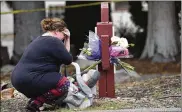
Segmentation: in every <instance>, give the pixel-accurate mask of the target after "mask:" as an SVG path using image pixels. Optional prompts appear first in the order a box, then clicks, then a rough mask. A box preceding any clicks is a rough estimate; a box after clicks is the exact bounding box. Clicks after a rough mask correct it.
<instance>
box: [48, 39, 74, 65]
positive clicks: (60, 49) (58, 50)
mask: <svg viewBox="0 0 182 112" xmlns="http://www.w3.org/2000/svg"><path fill="white" fill-rule="evenodd" d="M52 40H53V41H52V42H51V44H52V45H51V46H49V47H50V48H49V49H50V50H51V51H50V52H51V55H52V56H53V57H54V58H56V59H57V60H58V61H60V62H61V63H63V64H65V65H69V64H71V62H72V61H73V59H72V56H71V54H70V53H69V52H68V51H67V50H66V48H65V46H64V44H63V42H62V41H61V40H59V39H57V38H54V39H52Z"/></svg>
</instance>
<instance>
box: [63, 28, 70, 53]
mask: <svg viewBox="0 0 182 112" xmlns="http://www.w3.org/2000/svg"><path fill="white" fill-rule="evenodd" d="M63 33H64V45H65V47H66V49H67V50H68V52H70V31H69V30H68V29H65V30H64V31H63Z"/></svg>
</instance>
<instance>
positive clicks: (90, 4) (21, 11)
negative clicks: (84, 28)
mask: <svg viewBox="0 0 182 112" xmlns="http://www.w3.org/2000/svg"><path fill="white" fill-rule="evenodd" d="M122 1H124V0H122ZM104 2H108V3H109V1H104ZM110 2H121V1H119V0H114V1H110ZM101 3H102V2H94V3H88V4H78V5H70V6H62V7H54V8H38V9H31V10H14V11H9V12H1V13H0V14H1V15H3V14H18V13H25V12H38V11H45V10H58V9H68V8H69V9H70V8H79V7H88V6H95V5H100V4H101Z"/></svg>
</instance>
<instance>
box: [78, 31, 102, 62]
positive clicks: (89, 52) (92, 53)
mask: <svg viewBox="0 0 182 112" xmlns="http://www.w3.org/2000/svg"><path fill="white" fill-rule="evenodd" d="M88 40H89V42H88V43H84V47H83V48H82V49H81V50H82V51H81V53H80V55H79V56H78V58H79V59H87V60H95V61H98V60H100V59H101V51H100V49H101V46H100V44H101V42H100V40H99V37H98V36H97V35H96V34H95V33H94V32H92V31H89V36H88Z"/></svg>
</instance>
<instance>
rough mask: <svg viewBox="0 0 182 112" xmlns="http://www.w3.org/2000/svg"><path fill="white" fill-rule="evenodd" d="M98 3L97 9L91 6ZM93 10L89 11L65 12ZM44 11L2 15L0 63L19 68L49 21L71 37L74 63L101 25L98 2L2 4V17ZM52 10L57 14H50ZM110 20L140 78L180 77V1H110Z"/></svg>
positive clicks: (3, 2) (22, 2)
mask: <svg viewBox="0 0 182 112" xmlns="http://www.w3.org/2000/svg"><path fill="white" fill-rule="evenodd" d="M93 3H94V4H93ZM84 4H87V5H88V4H90V5H89V6H78V7H73V8H71V7H65V8H61V7H64V6H75V5H76V6H77V5H84ZM40 8H46V10H43V11H34V12H23V13H22V12H18V13H16V14H14V13H8V14H1V41H0V43H1V63H0V66H1V67H3V66H6V65H10V66H15V65H16V63H17V62H18V61H19V59H20V57H21V55H22V53H23V51H24V50H25V49H26V47H27V46H28V44H29V43H30V42H31V41H32V40H33V39H35V38H36V37H37V36H39V35H41V34H42V33H43V32H42V30H41V28H40V21H41V20H42V19H43V18H45V17H59V18H62V19H63V20H64V21H65V22H66V23H67V25H68V29H69V30H70V32H71V53H72V55H73V57H74V61H77V62H79V64H80V65H81V66H88V65H89V64H91V63H90V62H89V61H87V62H86V63H85V62H84V61H79V60H78V59H77V55H78V54H79V53H80V50H79V49H80V48H82V47H83V44H84V42H86V41H88V39H87V36H86V35H88V32H89V30H92V31H94V28H95V26H96V24H97V22H100V21H101V19H100V18H101V14H100V12H101V11H100V9H101V8H100V2H99V1H60V2H58V1H55V2H54V1H1V13H2V12H9V11H15V10H31V9H40ZM51 8H53V9H51ZM109 9H110V10H109V17H110V18H109V19H110V21H111V22H113V26H114V28H115V32H114V33H115V35H116V36H119V37H125V38H127V40H128V41H129V43H133V44H135V46H134V47H131V48H129V51H130V54H132V55H133V58H131V59H123V60H125V61H126V62H128V63H130V64H131V65H133V66H135V68H136V71H137V72H138V73H141V74H147V73H160V74H161V73H180V67H181V38H180V37H181V33H180V31H181V1H120V2H118V1H117V2H115V1H111V2H110V3H109Z"/></svg>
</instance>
